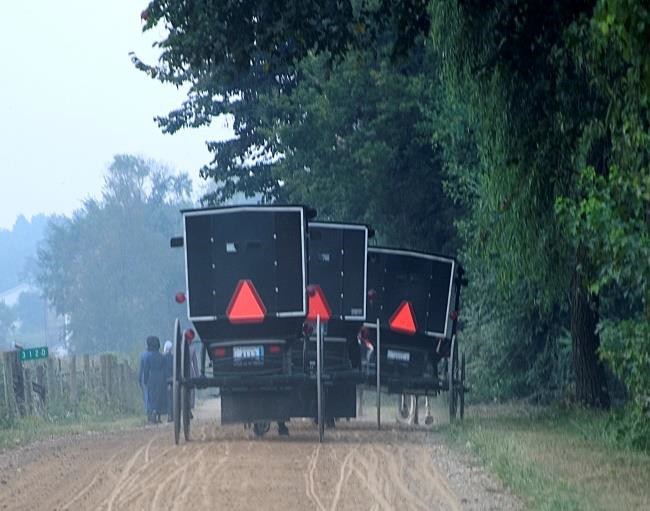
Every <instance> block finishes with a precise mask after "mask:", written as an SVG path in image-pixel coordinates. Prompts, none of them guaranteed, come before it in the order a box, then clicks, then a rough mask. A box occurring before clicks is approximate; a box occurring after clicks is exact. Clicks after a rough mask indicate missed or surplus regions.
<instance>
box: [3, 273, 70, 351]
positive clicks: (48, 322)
mask: <svg viewBox="0 0 650 511" xmlns="http://www.w3.org/2000/svg"><path fill="white" fill-rule="evenodd" d="M23 293H34V294H37V295H40V293H41V292H40V290H39V289H38V288H36V287H34V286H32V285H31V284H29V283H27V282H23V283H21V284H18V285H17V286H14V287H12V288H10V289H6V290H4V291H0V303H4V304H5V305H6V306H7V307H15V306H16V305H17V304H18V302H19V300H20V296H21V295H22V294H23ZM41 310H42V313H41V317H42V318H43V324H42V327H39V328H38V329H34V328H33V327H32V328H29V325H23V324H22V323H21V321H20V320H17V321H16V322H15V323H14V324H13V328H14V331H13V332H12V333H11V334H10V336H9V338H8V339H7V340H6V342H5V344H6V346H0V349H8V347H9V346H10V345H11V344H13V343H14V342H17V343H18V344H20V345H21V346H24V347H31V346H49V347H50V348H51V349H61V348H63V349H65V345H66V341H67V339H66V338H65V337H66V328H65V319H64V318H63V317H62V316H59V315H57V314H56V312H55V311H54V309H53V308H52V307H50V306H48V305H47V302H45V301H43V302H42V306H41ZM24 326H27V329H25V328H24Z"/></svg>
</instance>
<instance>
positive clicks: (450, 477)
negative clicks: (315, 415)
mask: <svg viewBox="0 0 650 511" xmlns="http://www.w3.org/2000/svg"><path fill="white" fill-rule="evenodd" d="M198 412H199V413H197V416H198V417H197V420H195V421H193V423H192V426H193V432H192V437H193V440H192V442H190V443H182V444H181V445H180V446H178V447H175V446H174V445H173V441H172V433H171V428H169V427H168V426H158V427H147V428H141V429H136V430H132V431H125V432H120V433H110V434H107V433H103V434H88V435H85V436H75V437H68V438H60V439H56V440H50V441H45V442H40V443H36V444H33V445H31V446H29V447H25V448H22V449H16V450H11V451H7V452H4V453H2V454H0V509H11V510H14V509H49V510H63V509H101V510H107V511H108V510H118V509H138V510H140V509H152V510H158V509H171V510H175V509H178V510H201V509H232V510H239V509H251V510H256V511H259V510H272V511H274V510H278V511H279V510H294V509H295V510H303V509H304V510H307V509H314V510H317V511H334V510H356V509H364V510H389V509H399V510H403V509H414V510H434V509H445V510H446V509H450V510H457V509H499V510H500V509H517V508H520V507H521V506H520V504H518V503H517V501H516V500H514V499H513V498H512V497H511V496H509V495H507V494H506V493H505V492H504V491H503V490H502V489H501V488H500V486H499V485H498V484H496V483H495V482H494V481H493V480H492V479H491V478H489V477H488V476H487V475H486V474H485V473H484V472H483V471H482V470H481V469H479V468H477V467H474V466H471V464H470V463H469V461H468V460H467V459H465V458H463V457H462V456H459V455H458V454H455V453H454V452H451V451H449V449H448V448H446V447H445V446H444V445H443V444H442V442H441V441H440V438H439V437H437V436H436V435H435V434H433V433H430V432H428V431H427V430H426V429H425V428H413V427H404V426H398V425H397V424H395V423H394V422H393V423H392V424H386V427H385V428H384V429H383V431H381V432H377V431H375V430H374V428H373V424H372V423H371V422H358V421H351V422H341V423H339V424H337V427H336V429H334V430H328V431H327V432H326V439H327V441H326V443H324V444H321V445H319V444H318V442H317V440H318V435H317V430H316V428H315V427H314V426H313V425H312V424H310V423H309V422H307V421H292V422H291V423H290V429H291V436H290V437H288V438H285V437H282V438H281V437H278V436H277V432H276V430H275V428H274V427H272V429H271V431H270V432H269V433H268V434H267V436H266V437H265V438H264V439H255V438H254V437H253V435H252V433H250V432H248V431H244V430H243V428H242V427H241V426H228V427H222V426H219V425H217V424H216V422H215V421H214V419H211V420H210V419H209V418H206V417H205V416H206V415H208V416H211V417H214V416H215V415H214V413H213V410H210V413H209V414H206V413H203V414H201V410H199V411H198ZM202 415H203V416H202Z"/></svg>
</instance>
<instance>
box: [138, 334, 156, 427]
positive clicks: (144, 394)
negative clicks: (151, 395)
mask: <svg viewBox="0 0 650 511" xmlns="http://www.w3.org/2000/svg"><path fill="white" fill-rule="evenodd" d="M152 340H153V338H152V337H149V338H148V339H147V344H146V346H147V349H146V350H145V351H144V352H142V353H141V354H140V367H139V370H138V384H139V385H140V390H141V391H142V401H143V403H144V413H145V415H146V416H147V417H149V403H148V400H147V385H146V384H145V381H144V368H145V363H146V360H147V359H148V358H149V352H150V348H151V347H152V346H153V345H152Z"/></svg>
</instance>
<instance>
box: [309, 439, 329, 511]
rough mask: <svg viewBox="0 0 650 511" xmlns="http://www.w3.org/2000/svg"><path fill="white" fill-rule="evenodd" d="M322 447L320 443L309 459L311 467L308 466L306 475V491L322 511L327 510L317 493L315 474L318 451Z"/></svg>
mask: <svg viewBox="0 0 650 511" xmlns="http://www.w3.org/2000/svg"><path fill="white" fill-rule="evenodd" d="M320 448H321V444H318V445H317V446H316V447H315V448H314V450H313V452H312V455H311V459H310V461H309V467H308V468H307V474H306V475H305V486H306V487H305V492H306V493H307V497H308V498H309V500H311V501H312V502H313V503H314V505H315V506H316V507H317V508H318V509H319V510H320V511H327V509H326V508H325V506H324V505H323V503H322V502H321V500H320V499H319V498H318V495H317V494H316V483H315V475H314V474H315V472H316V466H317V464H318V453H319V452H320Z"/></svg>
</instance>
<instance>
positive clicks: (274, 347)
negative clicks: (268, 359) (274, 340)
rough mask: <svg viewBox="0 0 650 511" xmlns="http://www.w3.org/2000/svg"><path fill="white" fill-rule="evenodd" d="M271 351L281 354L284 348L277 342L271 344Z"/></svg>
mask: <svg viewBox="0 0 650 511" xmlns="http://www.w3.org/2000/svg"><path fill="white" fill-rule="evenodd" d="M269 353H273V354H274V355H279V354H280V353H282V348H280V346H278V345H277V344H271V346H269Z"/></svg>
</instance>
